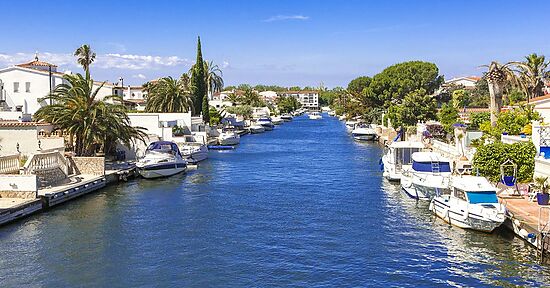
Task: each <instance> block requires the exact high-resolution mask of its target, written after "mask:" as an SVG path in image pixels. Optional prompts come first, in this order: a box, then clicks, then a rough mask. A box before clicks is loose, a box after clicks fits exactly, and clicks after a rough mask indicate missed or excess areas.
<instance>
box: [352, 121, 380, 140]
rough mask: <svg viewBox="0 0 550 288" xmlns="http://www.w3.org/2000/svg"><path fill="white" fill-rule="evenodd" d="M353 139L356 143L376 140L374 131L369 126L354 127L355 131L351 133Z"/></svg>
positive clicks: (363, 124)
mask: <svg viewBox="0 0 550 288" xmlns="http://www.w3.org/2000/svg"><path fill="white" fill-rule="evenodd" d="M351 135H352V136H353V139H355V140H357V141H372V140H374V139H375V138H376V130H374V128H373V127H372V125H370V124H365V123H362V124H358V125H355V129H353V130H352V131H351Z"/></svg>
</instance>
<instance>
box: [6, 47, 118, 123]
mask: <svg viewBox="0 0 550 288" xmlns="http://www.w3.org/2000/svg"><path fill="white" fill-rule="evenodd" d="M65 74H70V72H65V73H61V72H58V71H57V65H55V64H51V63H47V62H43V61H40V60H39V59H38V55H36V56H35V58H34V60H33V61H30V62H28V63H23V64H18V65H14V66H11V67H8V68H4V69H0V120H19V121H29V120H30V116H31V115H32V114H34V113H35V112H36V111H37V110H38V109H40V107H43V106H45V105H47V104H49V103H46V101H39V99H40V98H42V97H44V96H46V95H48V94H49V93H50V91H52V90H53V89H54V88H55V86H56V85H58V84H61V83H63V81H64V80H63V75H65ZM101 84H103V83H102V82H95V83H94V85H95V86H96V87H100V86H101ZM113 88H114V85H113V84H109V83H105V84H104V85H103V87H102V88H101V90H100V92H99V94H98V96H99V97H100V98H102V97H105V96H108V95H112V94H113Z"/></svg>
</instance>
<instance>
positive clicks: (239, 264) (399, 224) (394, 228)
mask: <svg viewBox="0 0 550 288" xmlns="http://www.w3.org/2000/svg"><path fill="white" fill-rule="evenodd" d="M381 153H382V149H381V148H380V147H379V146H377V145H376V144H372V143H370V144H360V143H356V142H354V141H353V140H351V139H350V137H349V136H348V135H347V134H346V132H345V128H344V125H343V124H342V123H341V122H338V121H337V120H336V119H334V118H329V117H327V116H326V115H325V117H324V118H323V120H320V121H313V120H308V119H307V118H306V117H300V118H297V119H295V120H294V121H293V122H291V123H285V124H284V125H282V126H278V127H277V128H276V129H275V130H274V131H272V132H268V133H263V134H258V135H248V136H244V137H243V138H242V139H241V145H240V146H239V147H238V148H237V149H236V150H234V151H222V152H215V151H212V152H211V154H210V159H209V160H207V161H206V162H204V163H201V165H200V168H199V169H198V170H197V171H191V172H190V173H188V174H187V175H178V176H175V177H171V178H166V179H161V180H153V181H152V180H132V181H130V182H128V183H124V184H120V185H115V186H110V187H108V188H106V189H103V190H101V191H100V192H98V193H95V194H92V195H88V196H86V197H84V198H81V199H78V200H75V201H72V202H70V203H67V204H65V205H62V206H60V207H58V208H56V209H52V210H50V211H48V212H45V213H41V214H38V215H35V216H32V217H29V218H27V219H25V220H23V221H19V222H16V223H13V224H11V225H8V226H4V227H0V247H2V249H1V251H0V280H1V284H2V285H0V286H1V287H151V286H156V287H251V286H252V287H273V286H294V287H304V286H306V287H310V286H316V287H323V286H330V287H352V286H402V287H429V286H443V285H445V286H462V287H467V286H470V287H484V286H493V285H494V286H515V285H518V286H541V285H544V283H550V272H549V270H550V269H548V267H541V266H538V265H537V264H536V261H537V259H536V257H535V252H534V250H533V249H532V248H530V247H529V246H528V245H527V244H525V243H524V242H522V241H520V240H517V239H514V238H513V236H512V235H510V234H509V233H505V232H499V233H493V234H484V233H477V232H472V231H465V230H462V229H460V228H456V227H449V226H448V225H447V224H445V223H444V222H442V221H440V220H438V219H436V218H434V217H433V216H431V215H430V213H429V212H428V211H427V209H426V207H425V205H421V204H416V202H414V201H410V200H409V199H407V198H406V197H405V196H404V195H402V194H401V193H400V192H399V189H398V186H395V185H392V184H389V183H387V182H386V181H385V180H383V179H382V175H381V173H380V172H379V170H378V159H379V158H380V155H381Z"/></svg>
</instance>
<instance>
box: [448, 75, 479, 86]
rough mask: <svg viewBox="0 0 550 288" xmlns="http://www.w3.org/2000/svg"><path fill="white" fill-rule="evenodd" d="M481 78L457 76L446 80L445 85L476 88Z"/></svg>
mask: <svg viewBox="0 0 550 288" xmlns="http://www.w3.org/2000/svg"><path fill="white" fill-rule="evenodd" d="M479 80H481V78H480V77H476V76H469V77H457V78H453V79H451V80H447V81H445V83H444V84H443V86H450V85H456V86H462V87H464V89H474V88H476V83H477V81H479Z"/></svg>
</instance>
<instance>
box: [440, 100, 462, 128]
mask: <svg viewBox="0 0 550 288" xmlns="http://www.w3.org/2000/svg"><path fill="white" fill-rule="evenodd" d="M458 116H459V115H458V109H457V107H456V106H455V105H454V104H453V105H451V104H450V103H445V104H443V106H441V109H440V110H439V113H437V118H438V120H439V122H441V124H442V125H443V127H444V128H445V131H446V132H447V133H452V132H453V125H454V124H455V123H457V121H458Z"/></svg>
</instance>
